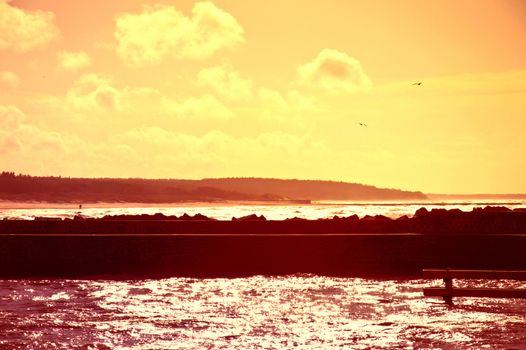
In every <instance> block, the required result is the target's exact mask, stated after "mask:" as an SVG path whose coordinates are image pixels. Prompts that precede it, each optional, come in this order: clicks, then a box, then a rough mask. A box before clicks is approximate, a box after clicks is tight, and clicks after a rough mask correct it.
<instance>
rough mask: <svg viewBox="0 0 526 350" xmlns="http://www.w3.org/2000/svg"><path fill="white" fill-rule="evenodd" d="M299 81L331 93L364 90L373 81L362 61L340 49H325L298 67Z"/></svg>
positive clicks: (301, 83) (304, 84)
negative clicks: (366, 72)
mask: <svg viewBox="0 0 526 350" xmlns="http://www.w3.org/2000/svg"><path fill="white" fill-rule="evenodd" d="M297 75H298V82H299V84H300V85H303V86H306V87H314V88H319V89H322V90H326V91H328V92H331V93H353V92H358V91H364V90H367V89H369V88H370V87H371V85H372V83H371V80H370V79H369V77H368V76H367V74H365V71H364V69H363V68H362V65H361V63H360V62H359V61H358V60H357V59H355V58H354V57H351V56H349V55H347V54H346V53H344V52H341V51H338V50H331V49H324V50H322V51H321V52H320V53H319V54H318V56H316V58H314V60H312V61H311V62H308V63H305V64H304V65H300V66H299V67H298V69H297Z"/></svg>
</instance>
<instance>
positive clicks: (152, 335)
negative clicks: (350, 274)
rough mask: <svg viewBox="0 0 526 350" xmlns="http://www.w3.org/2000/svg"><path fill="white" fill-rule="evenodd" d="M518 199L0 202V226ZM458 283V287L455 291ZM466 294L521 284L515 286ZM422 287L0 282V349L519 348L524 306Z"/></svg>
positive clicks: (369, 210) (308, 282) (279, 281)
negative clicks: (429, 294) (447, 295)
mask: <svg viewBox="0 0 526 350" xmlns="http://www.w3.org/2000/svg"><path fill="white" fill-rule="evenodd" d="M487 205H493V206H494V205H505V206H507V207H509V208H512V209H514V208H525V207H526V202H525V200H520V199H502V200H498V201H496V200H480V199H478V200H448V201H425V202H424V201H422V202H405V203H400V202H398V203H395V202H382V203H374V202H362V203H354V202H318V203H313V204H311V205H306V204H305V205H295V204H291V205H279V206H273V205H236V204H220V203H212V204H211V203H208V204H202V203H196V204H191V205H189V204H180V205H179V204H178V205H164V204H153V205H148V206H146V205H144V204H131V205H129V204H107V203H98V204H84V205H83V208H82V209H81V210H79V208H78V204H65V203H64V204H45V203H10V202H2V203H1V204H0V218H10V219H14V218H21V219H32V218H34V217H37V216H46V217H62V218H64V217H70V218H71V217H73V216H74V215H76V214H77V213H78V212H79V211H80V212H81V214H82V215H83V216H86V217H101V216H104V215H118V214H154V213H157V212H161V213H163V214H165V215H178V216H179V215H182V214H183V213H187V214H189V215H194V214H197V213H201V214H203V215H206V216H209V217H213V218H216V219H225V220H229V219H230V218H231V217H233V216H235V217H241V216H245V215H249V214H253V213H255V214H258V215H264V216H265V217H266V218H267V219H272V220H279V219H285V218H291V217H294V216H297V217H303V218H308V219H317V218H327V217H333V216H334V215H338V216H350V215H354V214H357V215H359V216H360V217H363V216H365V215H385V216H389V217H399V216H401V215H412V214H414V212H415V211H416V210H417V209H418V208H420V207H426V208H428V209H433V208H446V209H452V208H460V209H461V210H464V211H470V210H472V209H473V208H474V207H484V206H487ZM462 283H465V282H459V284H462ZM469 283H477V286H484V285H486V286H490V285H491V286H495V285H500V286H506V287H510V286H511V287H519V288H526V285H525V284H524V283H521V282H512V281H499V282H487V281H486V282H483V281H474V282H469ZM441 284H442V282H441V281H439V280H437V281H431V280H375V279H359V278H334V277H325V276H316V275H304V274H296V275H290V276H253V277H246V278H235V279H193V278H192V279H190V278H168V279H160V280H152V279H150V280H127V281H109V280H65V279H53V280H34V279H25V280H1V281H0V349H26V348H27V349H188V348H192V349H194V348H195V349H231V348H236V349H277V348H301V349H331V348H349V349H371V348H372V349H393V348H398V349H412V348H418V349H437V348H441V349H505V348H506V349H524V348H526V300H520V299H502V300H499V299H481V298H455V306H454V307H452V308H449V307H448V306H446V305H445V304H444V302H443V301H442V300H440V299H429V298H427V299H426V298H424V297H423V296H422V288H423V287H427V286H434V285H435V286H437V285H441Z"/></svg>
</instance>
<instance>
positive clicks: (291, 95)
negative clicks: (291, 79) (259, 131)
mask: <svg viewBox="0 0 526 350" xmlns="http://www.w3.org/2000/svg"><path fill="white" fill-rule="evenodd" d="M258 98H259V102H260V105H261V106H260V108H259V115H260V116H261V117H262V118H263V119H266V120H279V121H286V120H289V121H294V123H295V124H296V125H297V126H304V124H305V122H306V121H307V119H308V118H307V117H308V115H309V114H311V113H314V112H316V111H317V109H318V107H317V105H316V103H315V100H314V98H312V97H307V96H304V95H302V94H301V93H299V92H298V91H296V90H290V91H288V93H287V94H286V95H283V94H281V93H280V92H278V91H276V90H273V89H269V88H264V87H262V88H260V89H259V90H258Z"/></svg>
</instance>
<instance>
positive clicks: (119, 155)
mask: <svg viewBox="0 0 526 350" xmlns="http://www.w3.org/2000/svg"><path fill="white" fill-rule="evenodd" d="M524 43H526V2H524V1H521V0H502V1H493V0H444V1H425V0H424V1H422V0H400V1H389V0H384V1H380V0H376V1H354V0H348V1H344V0H326V1H307V0H301V1H300V0H291V1H277V0H269V1H261V2H255V1H232V0H228V1H227V0H216V1H213V2H208V1H163V0H154V1H151V0H147V1H136V0H134V1H76V0H75V1H73V0H12V1H6V0H0V170H5V171H14V172H17V173H24V174H31V175H61V176H72V177H124V178H128V177H146V178H189V179H198V178H209V177H247V176H249V177H273V178H296V179H323V180H335V181H348V182H357V183H363V184H369V185H375V186H378V187H387V188H399V189H405V190H418V191H423V192H426V193H526V181H525V178H526V177H525V175H526V151H525V150H526V137H525V136H524V134H525V132H526V45H525V44H524ZM417 82H421V84H420V85H415V84H414V83H417Z"/></svg>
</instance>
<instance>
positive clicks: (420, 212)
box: [415, 207, 429, 218]
mask: <svg viewBox="0 0 526 350" xmlns="http://www.w3.org/2000/svg"><path fill="white" fill-rule="evenodd" d="M427 214H429V211H428V210H427V209H426V208H424V207H422V208H420V209H418V210H417V211H415V217H417V218H418V217H422V216H427Z"/></svg>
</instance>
